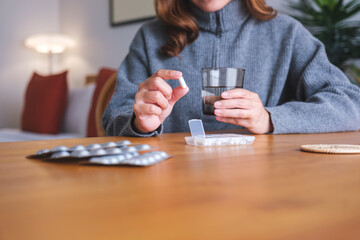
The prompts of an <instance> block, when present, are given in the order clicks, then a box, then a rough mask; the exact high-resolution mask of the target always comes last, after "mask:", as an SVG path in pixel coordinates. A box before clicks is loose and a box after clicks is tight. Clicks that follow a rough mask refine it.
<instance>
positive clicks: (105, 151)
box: [28, 140, 171, 166]
mask: <svg viewBox="0 0 360 240" xmlns="http://www.w3.org/2000/svg"><path fill="white" fill-rule="evenodd" d="M152 149H153V147H151V146H150V145H148V144H137V145H132V144H131V142H130V141H127V140H125V141H119V142H107V143H103V144H98V143H95V144H90V145H87V146H83V145H75V146H72V147H69V148H68V147H66V146H57V147H54V148H52V149H41V150H39V151H37V152H36V153H35V154H34V155H30V156H28V158H31V159H41V160H44V161H48V162H51V161H56V162H58V161H77V162H79V163H80V164H89V165H108V166H111V165H117V166H119V165H132V166H150V165H153V164H155V163H158V162H161V161H163V160H165V159H168V158H170V157H171V156H170V155H168V154H167V153H165V152H161V151H152V152H147V153H144V154H140V153H139V152H142V151H149V150H152Z"/></svg>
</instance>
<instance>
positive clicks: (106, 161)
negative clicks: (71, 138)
mask: <svg viewBox="0 0 360 240" xmlns="http://www.w3.org/2000/svg"><path fill="white" fill-rule="evenodd" d="M133 153H134V152H131V153H127V154H133ZM170 157H171V156H169V155H168V154H167V153H166V152H161V151H153V152H148V153H144V154H142V155H140V154H139V153H138V154H135V155H133V156H131V155H130V156H129V155H128V156H126V155H118V156H117V155H116V156H105V157H94V158H90V159H89V161H88V162H83V164H95V165H107V166H120V165H128V166H140V167H145V166H150V165H153V164H156V163H158V162H161V161H164V160H166V159H168V158H170Z"/></svg>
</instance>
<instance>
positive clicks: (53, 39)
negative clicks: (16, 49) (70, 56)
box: [25, 34, 75, 74]
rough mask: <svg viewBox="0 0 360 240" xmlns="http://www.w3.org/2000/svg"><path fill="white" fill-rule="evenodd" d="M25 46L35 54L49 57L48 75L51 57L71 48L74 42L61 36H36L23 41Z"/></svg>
mask: <svg viewBox="0 0 360 240" xmlns="http://www.w3.org/2000/svg"><path fill="white" fill-rule="evenodd" d="M25 45H26V46H27V47H29V48H32V49H35V50H36V51H37V52H40V53H46V54H48V56H49V73H50V74H52V72H53V55H54V54H59V53H62V52H64V51H65V49H66V48H69V47H73V46H74V45H75V41H74V40H73V39H72V38H70V37H68V36H66V35H62V34H36V35H33V36H31V37H29V38H27V39H26V40H25Z"/></svg>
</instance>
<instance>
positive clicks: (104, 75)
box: [86, 68, 116, 137]
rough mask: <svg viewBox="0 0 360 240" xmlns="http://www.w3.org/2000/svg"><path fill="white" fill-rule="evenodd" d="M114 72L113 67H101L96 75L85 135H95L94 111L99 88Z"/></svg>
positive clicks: (100, 88) (101, 87)
mask: <svg viewBox="0 0 360 240" xmlns="http://www.w3.org/2000/svg"><path fill="white" fill-rule="evenodd" d="M115 72H116V70H114V69H110V68H101V69H100V71H99V73H98V77H97V79H96V87H95V90H94V95H93V97H92V101H91V107H90V112H89V117H88V124H87V134H86V136H87V137H97V136H98V134H97V130H96V120H95V117H96V116H95V111H96V104H97V101H98V98H99V95H100V92H101V90H102V89H103V87H104V85H105V83H106V81H107V80H108V79H109V78H110V77H111V75H113V74H114V73H115Z"/></svg>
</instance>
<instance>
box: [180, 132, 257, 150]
mask: <svg viewBox="0 0 360 240" xmlns="http://www.w3.org/2000/svg"><path fill="white" fill-rule="evenodd" d="M185 141H186V143H187V144H188V145H193V146H200V147H210V146H230V145H249V144H253V143H254V141H255V137H253V136H245V135H241V134H207V135H206V136H205V137H185Z"/></svg>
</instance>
